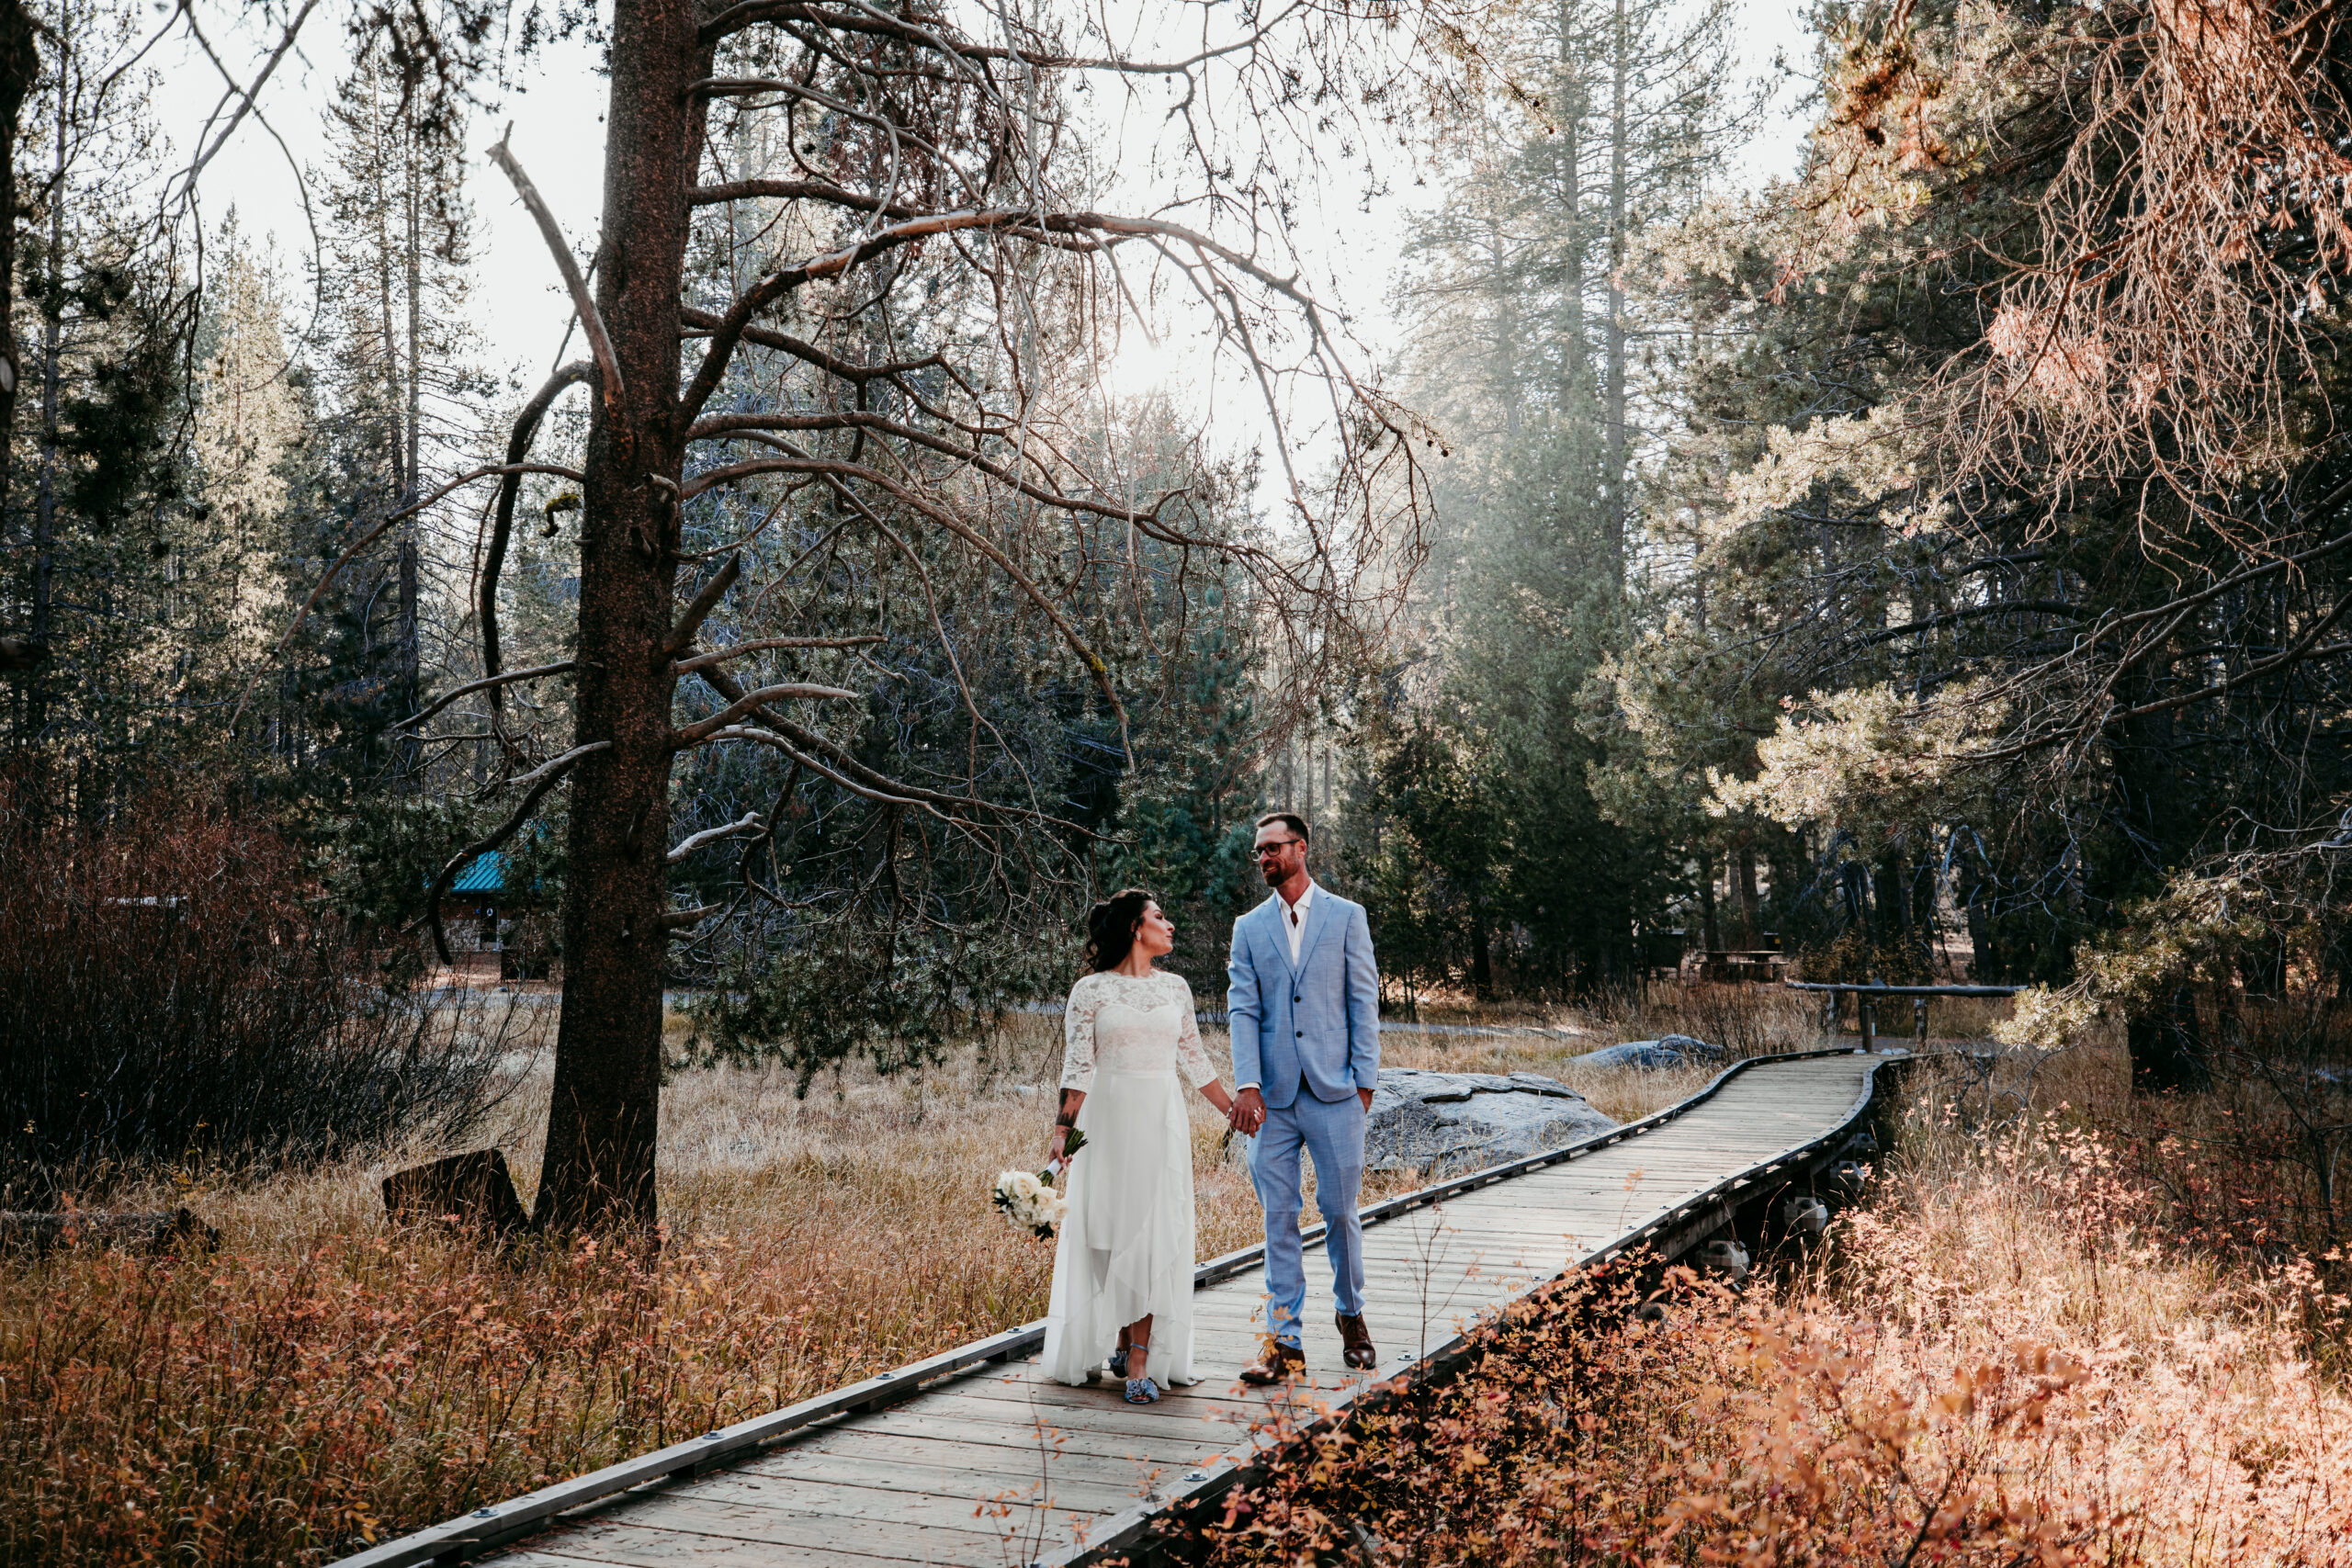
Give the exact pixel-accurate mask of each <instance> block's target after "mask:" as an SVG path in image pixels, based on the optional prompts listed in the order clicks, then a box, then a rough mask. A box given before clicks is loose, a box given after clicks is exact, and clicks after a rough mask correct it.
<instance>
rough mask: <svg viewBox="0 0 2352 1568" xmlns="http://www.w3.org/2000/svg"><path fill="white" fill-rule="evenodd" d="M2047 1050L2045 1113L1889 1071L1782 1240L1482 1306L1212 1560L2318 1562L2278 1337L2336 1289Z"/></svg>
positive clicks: (2307, 1367)
mask: <svg viewBox="0 0 2352 1568" xmlns="http://www.w3.org/2000/svg"><path fill="white" fill-rule="evenodd" d="M2049 1079H2050V1081H2049V1083H2048V1085H2047V1086H2046V1087H2047V1088H2049V1089H2055V1090H2057V1093H2056V1094H2055V1095H2054V1096H2053V1097H2052V1099H2051V1100H2049V1101H2047V1102H2046V1103H2047V1105H2048V1108H2049V1110H2050V1111H2051V1112H2052V1113H2051V1114H2049V1115H2046V1116H2041V1117H2035V1118H2030V1119H2027V1120H2026V1121H2024V1122H2017V1123H2013V1124H2011V1125H2008V1126H2007V1127H2006V1128H2003V1129H2001V1130H1999V1131H1997V1132H1990V1133H1988V1132H1985V1131H1978V1132H1973V1133H1972V1132H1970V1131H1969V1130H1968V1129H1967V1128H1966V1127H1965V1126H1963V1125H1962V1117H1961V1116H1960V1115H1959V1114H1957V1112H1956V1107H1955V1104H1954V1100H1953V1097H1952V1091H1953V1089H1955V1088H1956V1087H1957V1086H1958V1084H1959V1083H1960V1082H1961V1081H1962V1080H1961V1079H1959V1078H1957V1077H1952V1076H1951V1075H1945V1074H1928V1075H1921V1076H1919V1077H1916V1078H1915V1080H1914V1082H1913V1083H1912V1085H1911V1086H1910V1089H1908V1090H1907V1092H1906V1098H1907V1100H1908V1103H1907V1105H1906V1107H1905V1134H1904V1136H1903V1137H1902V1140H1901V1143H1900V1145H1899V1147H1898V1148H1897V1149H1896V1150H1895V1151H1894V1153H1893V1155H1892V1156H1891V1158H1890V1160H1889V1166H1890V1179H1889V1180H1887V1181H1886V1182H1885V1183H1884V1184H1883V1186H1882V1188H1881V1189H1880V1190H1879V1191H1878V1192H1877V1193H1876V1194H1875V1195H1874V1197H1873V1198H1872V1200H1871V1202H1870V1203H1869V1204H1868V1205H1867V1206H1866V1207H1864V1208H1862V1209H1860V1210H1858V1211H1855V1212H1852V1213H1847V1214H1843V1215H1841V1216H1840V1217H1839V1218H1838V1222H1837V1224H1835V1225H1834V1226H1833V1228H1832V1230H1831V1232H1830V1243H1831V1244H1830V1246H1828V1247H1826V1248H1824V1249H1821V1250H1820V1251H1819V1252H1817V1253H1816V1255H1815V1258H1814V1259H1813V1260H1812V1262H1811V1263H1810V1265H1809V1266H1807V1267H1805V1268H1804V1269H1799V1270H1797V1271H1796V1272H1795V1273H1794V1274H1793V1275H1792V1277H1787V1278H1784V1279H1782V1280H1780V1281H1779V1282H1778V1285H1777V1288H1770V1287H1761V1286H1759V1287H1758V1288H1751V1290H1750V1291H1749V1292H1747V1294H1746V1295H1745V1296H1739V1295H1734V1294H1732V1293H1730V1292H1722V1291H1709V1290H1706V1289H1703V1288H1693V1289H1691V1291H1690V1292H1689V1293H1688V1294H1687V1295H1686V1297H1685V1299H1684V1301H1683V1303H1682V1304H1681V1305H1680V1306H1679V1308H1677V1309H1676V1310H1674V1311H1671V1312H1669V1313H1668V1315H1667V1316H1666V1318H1665V1319H1664V1320H1663V1321H1661V1322H1659V1323H1657V1324H1656V1325H1650V1324H1645V1323H1643V1322H1641V1321H1638V1320H1635V1321H1632V1322H1625V1321H1623V1319H1622V1318H1619V1317H1615V1316H1613V1315H1611V1314H1610V1313H1609V1312H1608V1311H1607V1310H1606V1309H1607V1308H1609V1307H1610V1305H1611V1294H1612V1292H1628V1291H1637V1290H1638V1287H1637V1286H1636V1285H1635V1284H1634V1281H1632V1280H1622V1281H1618V1282H1615V1283H1614V1284H1611V1282H1607V1281H1601V1282H1596V1283H1588V1284H1584V1285H1579V1286H1577V1287H1573V1288H1571V1289H1569V1290H1566V1291H1564V1292H1560V1293H1559V1295H1558V1296H1557V1297H1556V1298H1555V1299H1554V1300H1552V1301H1550V1302H1548V1303H1537V1304H1534V1305H1532V1306H1531V1307H1529V1308H1528V1309H1525V1310H1522V1311H1520V1312H1516V1313H1514V1314H1510V1315H1509V1316H1507V1318H1506V1319H1505V1320H1504V1321H1503V1322H1501V1323H1499V1324H1498V1325H1494V1326H1493V1327H1492V1329H1491V1330H1490V1331H1489V1333H1490V1340H1489V1343H1490V1347H1491V1349H1492V1352H1493V1353H1492V1354H1490V1355H1489V1356H1488V1357H1487V1359H1485V1360H1484V1361H1483V1362H1482V1363H1480V1364H1478V1365H1477V1366H1476V1368H1475V1369H1474V1370H1473V1371H1471V1372H1470V1373H1469V1374H1468V1375H1466V1376H1464V1378H1462V1379H1460V1380H1458V1381H1457V1382H1454V1383H1453V1384H1451V1385H1448V1386H1446V1387H1443V1388H1441V1389H1438V1390H1434V1391H1430V1393H1426V1394H1423V1395H1419V1396H1417V1397H1416V1398H1415V1399H1413V1400H1409V1401H1407V1402H1405V1403H1404V1404H1402V1405H1400V1406H1399V1407H1397V1408H1396V1409H1395V1410H1393V1411H1392V1412H1391V1413H1389V1414H1386V1415H1384V1416H1375V1417H1374V1418H1372V1419H1370V1420H1368V1421H1367V1422H1365V1423H1364V1424H1363V1426H1362V1427H1360V1428H1359V1429H1358V1430H1357V1431H1356V1432H1354V1433H1353V1434H1352V1435H1351V1437H1350V1438H1349V1439H1348V1440H1347V1441H1345V1442H1337V1441H1326V1442H1316V1443H1311V1444H1308V1445H1307V1446H1306V1448H1305V1449H1304V1450H1302V1451H1300V1452H1299V1453H1298V1454H1297V1456H1296V1458H1295V1461H1294V1462H1290V1463H1287V1464H1284V1465H1283V1466H1282V1467H1280V1469H1279V1470H1278V1471H1277V1472H1276V1474H1275V1475H1274V1477H1273V1479H1272V1481H1271V1482H1270V1483H1268V1484H1267V1485H1265V1486H1264V1487H1262V1488H1261V1489H1259V1490H1258V1491H1257V1492H1255V1493H1254V1494H1253V1495H1250V1496H1248V1497H1246V1498H1241V1499H1238V1500H1237V1501H1236V1503H1235V1504H1234V1505H1233V1506H1232V1507H1231V1509H1230V1510H1229V1512H1228V1514H1227V1517H1226V1519H1225V1521H1224V1524H1223V1527H1222V1528H1221V1529H1217V1530H1216V1531H1214V1532H1212V1533H1213V1535H1214V1536H1215V1538H1216V1539H1215V1540H1213V1542H1212V1543H1211V1546H1212V1549H1213V1552H1214V1555H1213V1561H1214V1562H1216V1563H1218V1564H1224V1565H1240V1564H1257V1563H1275V1562H1283V1563H1290V1562H1313V1561H1348V1560H1352V1561H1356V1562H1365V1563H1368V1564H1386V1563H1400V1564H1401V1563H1408V1562H1409V1563H1413V1564H1415V1565H1416V1568H1441V1565H1450V1564H1462V1565H1464V1568H1467V1565H1470V1564H1476V1565H1478V1568H1511V1565H1519V1564H1529V1565H1532V1564H1544V1565H1545V1568H1559V1565H1566V1564H1579V1563H1588V1562H1590V1563H1610V1564H1621V1563H1622V1564H1631V1563H1645V1564H1647V1563H1660V1564H1663V1563H1669V1562H1670V1563H1691V1562H1731V1563H1750V1564H1762V1563H1816V1564H1860V1563H1905V1562H1908V1563H1919V1562H1937V1563H1945V1564H1956V1565H1964V1568H2025V1565H2027V1564H2040V1565H2043V1568H2060V1565H2066V1564H2090V1563H2098V1564H2102V1565H2105V1568H2143V1565H2144V1568H2191V1565H2194V1568H2344V1565H2346V1564H2347V1563H2352V1397H2347V1394H2346V1389H2345V1387H2344V1386H2343V1383H2342V1382H2341V1381H2340V1380H2339V1379H2337V1378H2335V1377H2332V1376H2330V1375H2328V1374H2327V1373H2326V1372H2324V1371H2320V1370H2318V1369H2317V1368H2316V1367H2315V1364H2314V1358H2313V1354H2312V1352H2313V1351H2314V1349H2321V1350H2324V1349H2326V1348H2330V1347H2340V1346H2341V1345H2342V1343H2343V1341H2344V1336H2345V1332H2346V1311H2347V1306H2352V1303H2347V1302H2346V1298H2345V1297H2343V1296H2342V1295H2340V1294H2335V1293H2333V1292H2331V1291H2330V1289H2329V1288H2328V1287H2327V1286H2326V1285H2324V1283H2323V1274H2322V1272H2321V1271H2319V1270H2315V1269H2314V1268H2313V1267H2312V1262H2311V1261H2310V1260H2306V1259H2304V1258H2299V1257H2297V1256H2294V1255H2292V1254H2291V1253H2286V1254H2273V1255H2272V1256H2270V1257H2269V1258H2267V1259H2265V1258H2250V1257H2248V1256H2246V1255H2245V1254H2233V1255H2221V1254H2216V1253H2215V1252H2213V1251H2211V1249H2210V1248H2209V1247H2208V1246H2207V1245H2206V1241H2207V1233H2206V1232H2205V1231H2204V1230H2203V1229H2202V1228H2200V1227H2194V1226H2192V1227H2191V1228H2188V1229H2186V1230H2184V1229H2183V1228H2182V1226H2181V1224H2179V1221H2180V1219H2181V1214H2180V1212H2179V1210H2178V1209H2177V1206H2176V1205H2175V1204H2174V1203H2172V1202H2171V1201H2170V1200H2169V1198H2168V1196H2167V1194H2166V1193H2165V1191H2164V1190H2161V1189H2160V1188H2158V1187H2156V1186H2154V1185H2151V1184H2150V1183H2149V1182H2147V1181H2145V1180H2143V1179H2138V1178H2137V1177H2135V1175H2134V1174H2133V1172H2132V1170H2131V1162H2130V1161H2129V1160H2128V1159H2126V1158H2125V1157H2124V1156H2123V1154H2122V1151H2121V1149H2120V1146H2119V1145H2118V1144H2117V1143H2115V1142H2114V1141H2111V1140H2109V1139H2107V1138H2104V1137H2102V1136H2101V1135H2099V1134H2097V1133H2095V1132H2093V1131H2090V1130H2089V1129H2088V1128H2087V1127H2086V1126H2085V1125H2084V1121H2085V1119H2086V1118H2089V1119H2095V1120H2104V1121H2111V1120H2120V1119H2121V1118H2123V1117H2124V1116H2125V1115H2126V1113H2127V1112H2128V1111H2129V1110H2130V1109H2131V1108H2130V1106H2129V1104H2128V1091H2129V1071H2128V1064H2127V1063H2126V1062H2125V1061H2124V1059H2123V1056H2122V1053H2121V1052H2120V1049H2119V1048H2118V1047H2117V1045H2116V1044H2115V1043H2114V1042H2112V1041H2103V1042H2101V1043H2098V1044H2097V1045H2095V1046H2093V1047H2090V1048H2087V1049H2085V1050H2082V1051H2078V1052H2076V1053H2074V1054H2072V1055H2070V1056H2068V1057H2065V1058H2062V1059H2060V1060H2059V1061H2058V1062H2056V1063H2053V1064H2052V1067H2051V1069H2050V1071H2049ZM2061 1100H2064V1101H2065V1104H2066V1109H2065V1110H2064V1111H2063V1112H2061V1111H2058V1109H2057V1108H2058V1105H2059V1103H2060V1101H2061ZM2322 1262H2323V1263H2324V1262H2325V1260H2324V1259H2323V1260H2322ZM1596 1295H1597V1296H1598V1297H1599V1298H1600V1301H1599V1302H1598V1303H1597V1304H1599V1305H1600V1306H1601V1307H1602V1308H1603V1309H1604V1311H1603V1314H1602V1315H1601V1316H1600V1319H1599V1320H1598V1321H1595V1320H1592V1319H1585V1318H1581V1317H1579V1316H1578V1314H1579V1311H1580V1309H1582V1308H1584V1307H1586V1306H1587V1305H1588V1304H1595V1303H1593V1297H1595V1296H1596ZM1615 1299H1616V1304H1617V1305H1618V1307H1619V1308H1620V1310H1622V1306H1623V1304H1625V1303H1627V1302H1628V1301H1629V1300H1630V1297H1628V1296H1625V1295H1623V1294H1620V1295H1617V1296H1616V1298H1615ZM1612 1325H1613V1326H1612Z"/></svg>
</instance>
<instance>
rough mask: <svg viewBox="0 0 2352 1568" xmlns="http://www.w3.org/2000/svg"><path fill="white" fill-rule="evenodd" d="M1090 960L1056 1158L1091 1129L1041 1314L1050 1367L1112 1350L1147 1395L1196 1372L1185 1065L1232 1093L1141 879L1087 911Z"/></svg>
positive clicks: (1219, 1092)
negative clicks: (1156, 964) (1170, 967)
mask: <svg viewBox="0 0 2352 1568" xmlns="http://www.w3.org/2000/svg"><path fill="white" fill-rule="evenodd" d="M1086 930H1087V942H1086V963H1087V967H1088V968H1089V969H1090V970H1091V971H1092V972H1091V974H1088V975H1087V976H1084V977H1083V978H1081V979H1080V981H1079V982H1078V984H1077V985H1076V986H1074V987H1071V988H1070V993H1069V1011H1068V1012H1067V1013H1066V1014H1065V1015H1064V1016H1063V1020H1062V1037H1063V1040H1064V1041H1065V1043H1067V1046H1068V1050H1067V1052H1066V1054H1065V1056H1064V1065H1063V1067H1062V1084H1061V1088H1062V1103H1061V1113H1060V1115H1059V1116H1058V1117H1057V1119H1056V1121H1055V1123H1054V1139H1053V1149H1052V1155H1053V1157H1054V1158H1055V1159H1057V1160H1058V1159H1060V1158H1061V1157H1062V1145H1064V1143H1066V1142H1067V1141H1068V1139H1069V1130H1070V1128H1071V1127H1073V1126H1075V1127H1077V1128H1079V1129H1080V1131H1081V1132H1083V1133H1084V1134H1086V1141H1085V1144H1084V1145H1083V1146H1082V1147H1081V1148H1080V1151H1079V1153H1078V1155H1077V1156H1075V1157H1074V1158H1072V1159H1071V1160H1070V1162H1069V1176H1068V1177H1067V1178H1066V1179H1065V1183H1064V1186H1065V1197H1066V1201H1067V1202H1068V1204H1069V1209H1068V1212H1067V1213H1065V1215H1064V1217H1063V1221H1062V1228H1061V1242H1060V1246H1059V1247H1058V1249H1057V1251H1056V1253H1055V1255H1054V1296H1053V1304H1052V1305H1051V1306H1050V1307H1049V1308H1048V1309H1047V1310H1046V1371H1047V1372H1048V1373H1049V1374H1051V1375H1052V1376H1053V1377H1055V1378H1057V1379H1058V1380H1059V1381H1060V1382H1067V1383H1082V1382H1089V1381H1091V1378H1092V1377H1093V1375H1094V1373H1095V1370H1096V1369H1097V1368H1098V1367H1101V1366H1102V1365H1103V1361H1104V1358H1105V1357H1106V1356H1107V1357H1108V1358H1109V1365H1110V1370H1111V1375H1112V1376H1114V1377H1117V1378H1124V1379H1125V1380H1126V1385H1127V1403H1128V1404H1150V1403H1151V1402H1152V1401H1154V1400H1156V1399H1158V1398H1159V1382H1154V1381H1153V1380H1152V1376H1151V1373H1152V1371H1155V1370H1156V1371H1158V1372H1159V1380H1160V1382H1166V1383H1167V1384H1169V1385H1170V1387H1173V1386H1175V1385H1177V1384H1180V1383H1189V1382H1197V1381H1199V1380H1198V1379H1196V1378H1195V1377H1194V1376H1193V1129H1192V1123H1191V1121H1190V1119H1189V1118H1188V1117H1187V1116H1186V1115H1185V1113H1184V1091H1183V1089H1182V1086H1181V1085H1179V1084H1178V1082H1177V1073H1178V1072H1179V1071H1180V1070H1181V1071H1182V1074H1183V1076H1184V1077H1185V1078H1186V1079H1188V1080H1190V1081H1191V1083H1192V1084H1193V1087H1194V1088H1196V1089H1199V1090H1200V1091H1201V1092H1202V1093H1203V1094H1204V1095H1206V1096H1207V1097H1208V1100H1209V1103H1211V1104H1212V1105H1215V1106H1216V1108H1217V1109H1218V1110H1219V1111H1224V1112H1226V1113H1227V1115H1228V1116H1229V1115H1230V1114H1231V1113H1232V1111H1233V1096H1232V1095H1230V1094H1229V1093H1227V1091H1226V1088H1225V1086H1224V1085H1223V1084H1221V1083H1219V1082H1217V1081H1216V1068H1215V1067H1213V1066H1210V1065H1209V1059H1208V1057H1207V1056H1206V1055H1204V1053H1203V1052H1202V1050H1201V1032H1200V1027H1199V1025H1198V1024H1197V1023H1195V1022H1194V1021H1193V988H1192V987H1190V986H1188V985H1186V984H1185V983H1184V977H1183V976H1182V975H1170V974H1164V973H1162V972H1161V971H1159V970H1158V969H1155V968H1153V967H1152V966H1151V965H1152V960H1153V959H1155V958H1159V957H1160V956H1162V955H1164V954H1165V953H1168V952H1169V951H1170V949H1171V948H1173V947H1174V946H1175V945H1176V928H1175V927H1174V926H1173V925H1171V924H1170V922H1169V919H1168V917H1167V916H1165V915H1163V914H1161V913H1160V912H1159V905H1158V904H1157V903H1154V902H1153V901H1152V898H1151V896H1150V895H1149V894H1148V893H1145V892H1143V891H1142V890H1141V889H1140V888H1135V887H1130V888H1127V889H1126V890H1125V891H1124V892H1121V893H1118V894H1116V895H1114V896H1113V897H1109V898H1106V899H1104V900H1103V902H1102V903H1100V904H1097V905H1095V906H1094V909H1093V912H1092V913H1091V914H1090V915H1088V916H1087V919H1086Z"/></svg>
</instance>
